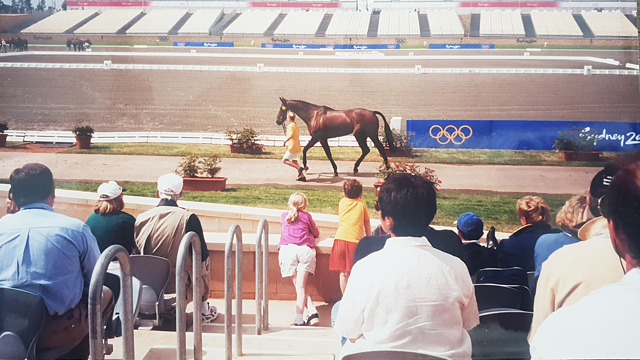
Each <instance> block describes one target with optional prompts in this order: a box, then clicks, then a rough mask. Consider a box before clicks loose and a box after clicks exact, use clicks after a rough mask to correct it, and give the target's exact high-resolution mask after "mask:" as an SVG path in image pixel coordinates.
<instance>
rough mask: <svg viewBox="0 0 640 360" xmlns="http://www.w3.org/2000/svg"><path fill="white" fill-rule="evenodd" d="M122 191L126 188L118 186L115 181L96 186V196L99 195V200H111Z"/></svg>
mask: <svg viewBox="0 0 640 360" xmlns="http://www.w3.org/2000/svg"><path fill="white" fill-rule="evenodd" d="M123 191H126V190H124V189H123V188H122V187H121V186H119V185H118V183H117V182H115V181H109V182H106V183H103V184H102V185H100V187H98V196H100V200H113V199H115V198H117V197H118V196H120V194H122V192H123Z"/></svg>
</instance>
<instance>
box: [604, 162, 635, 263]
mask: <svg viewBox="0 0 640 360" xmlns="http://www.w3.org/2000/svg"><path fill="white" fill-rule="evenodd" d="M600 206H601V210H602V213H603V215H604V216H605V217H606V218H607V220H610V221H612V222H613V224H614V225H615V229H616V231H617V232H621V233H622V234H623V235H624V236H625V237H626V238H627V244H628V246H629V251H630V252H631V257H633V258H634V259H635V260H636V261H640V226H639V224H640V162H637V163H635V164H633V165H631V166H629V167H627V168H625V169H623V170H620V171H619V172H618V173H617V174H616V176H615V177H614V178H613V180H611V185H610V186H609V188H608V189H607V193H606V194H605V196H604V197H603V198H602V201H601V203H600Z"/></svg>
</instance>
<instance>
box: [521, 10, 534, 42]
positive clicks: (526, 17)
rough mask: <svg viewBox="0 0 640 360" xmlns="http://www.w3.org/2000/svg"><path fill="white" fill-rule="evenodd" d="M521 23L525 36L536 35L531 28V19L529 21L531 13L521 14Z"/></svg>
mask: <svg viewBox="0 0 640 360" xmlns="http://www.w3.org/2000/svg"><path fill="white" fill-rule="evenodd" d="M522 25H523V26H524V34H525V37H537V35H536V29H534V28H533V21H531V15H529V14H522Z"/></svg>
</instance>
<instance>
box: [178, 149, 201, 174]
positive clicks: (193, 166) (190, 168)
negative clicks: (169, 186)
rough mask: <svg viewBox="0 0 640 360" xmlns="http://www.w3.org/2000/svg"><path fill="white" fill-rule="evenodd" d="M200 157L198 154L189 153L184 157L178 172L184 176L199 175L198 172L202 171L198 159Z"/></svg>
mask: <svg viewBox="0 0 640 360" xmlns="http://www.w3.org/2000/svg"><path fill="white" fill-rule="evenodd" d="M199 159H200V158H199V157H198V155H196V154H193V155H188V156H185V157H183V158H182V162H180V164H178V168H177V169H176V174H178V175H180V176H184V177H191V178H193V177H197V176H198V172H199V171H200V169H199V167H198V160H199Z"/></svg>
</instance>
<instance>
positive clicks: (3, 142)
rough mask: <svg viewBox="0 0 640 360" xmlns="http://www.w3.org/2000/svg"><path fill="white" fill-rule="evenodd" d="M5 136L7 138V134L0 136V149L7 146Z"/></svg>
mask: <svg viewBox="0 0 640 360" xmlns="http://www.w3.org/2000/svg"><path fill="white" fill-rule="evenodd" d="M7 136H9V134H4V133H3V134H0V147H6V146H7Z"/></svg>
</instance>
